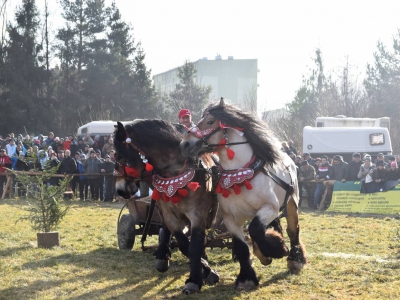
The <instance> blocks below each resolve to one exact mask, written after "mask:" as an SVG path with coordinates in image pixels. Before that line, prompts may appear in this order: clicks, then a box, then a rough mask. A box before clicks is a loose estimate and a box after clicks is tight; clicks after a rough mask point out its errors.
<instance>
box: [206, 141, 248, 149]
mask: <svg viewBox="0 0 400 300" xmlns="http://www.w3.org/2000/svg"><path fill="white" fill-rule="evenodd" d="M248 143H249V141H245V142H235V143H226V144H206V145H203V147H205V148H212V147H217V146H232V145H242V144H248Z"/></svg>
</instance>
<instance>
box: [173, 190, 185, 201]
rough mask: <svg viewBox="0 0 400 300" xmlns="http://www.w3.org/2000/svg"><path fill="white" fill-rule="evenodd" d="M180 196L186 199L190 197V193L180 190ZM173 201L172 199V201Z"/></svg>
mask: <svg viewBox="0 0 400 300" xmlns="http://www.w3.org/2000/svg"><path fill="white" fill-rule="evenodd" d="M178 194H179V196H181V197H182V198H185V197H186V196H187V195H189V192H188V191H187V190H186V189H178ZM171 201H172V199H171Z"/></svg>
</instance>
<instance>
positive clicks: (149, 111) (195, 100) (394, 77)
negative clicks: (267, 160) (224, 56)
mask: <svg viewBox="0 0 400 300" xmlns="http://www.w3.org/2000/svg"><path fill="white" fill-rule="evenodd" d="M7 1H10V0H0V15H1V16H2V19H1V20H2V21H4V20H5V18H4V14H5V13H6V10H5V7H6V6H5V4H6V3H7ZM49 1H50V0H47V1H45V4H48V3H49ZM58 5H59V9H60V10H61V15H62V17H63V18H64V22H63V24H64V25H63V26H62V27H61V28H56V29H55V32H54V35H53V34H52V32H51V31H50V30H49V24H50V23H51V22H50V21H49V11H48V7H47V6H46V5H45V7H40V12H39V9H38V7H37V6H36V2H35V1H34V0H23V1H22V5H21V6H20V7H18V8H17V9H16V10H15V15H14V16H11V15H9V16H8V20H9V21H10V22H9V23H7V24H4V23H3V22H2V23H1V24H0V26H3V29H4V30H3V31H2V33H4V34H2V36H1V41H0V42H1V43H0V128H1V132H0V134H6V133H9V132H16V133H25V128H26V129H27V130H28V133H35V134H38V133H43V134H46V133H47V132H48V131H49V130H52V131H54V132H56V133H57V134H58V135H66V134H68V133H71V132H72V133H73V132H75V131H76V129H77V127H78V126H80V125H82V124H85V123H87V122H90V121H93V120H132V119H135V118H156V117H158V118H163V119H166V120H170V121H176V118H177V117H176V115H177V111H179V109H180V108H182V107H186V108H189V109H191V110H192V112H193V115H194V121H198V119H199V116H200V114H201V110H202V108H203V107H204V105H206V104H207V103H208V101H209V100H210V99H209V94H210V88H209V87H201V86H197V85H196V84H195V83H194V82H195V81H194V78H195V77H196V76H197V73H196V70H195V68H194V67H193V64H191V63H190V62H189V61H186V62H184V64H183V66H182V67H181V68H180V82H178V83H177V84H176V86H175V90H173V91H172V92H171V93H168V94H157V93H156V91H155V89H154V86H153V85H152V81H151V70H150V69H149V68H148V67H147V66H146V53H145V49H143V47H141V45H140V43H139V42H137V41H136V40H135V38H134V34H133V26H134V24H133V25H130V24H128V23H126V22H125V21H123V20H122V18H121V14H120V11H119V9H118V7H117V6H116V4H115V2H113V3H112V4H111V5H110V6H106V5H105V2H104V0H91V1H88V0H76V1H69V0H60V1H59V2H58ZM42 12H44V13H42ZM133 22H134V20H133ZM399 38H400V32H397V33H396V35H395V37H394V39H393V44H392V45H391V47H388V46H386V45H383V44H381V43H379V42H378V43H377V49H376V52H375V54H374V57H375V61H374V63H373V64H371V65H369V66H368V68H367V70H365V72H366V76H365V78H366V79H365V80H364V81H363V82H360V80H359V79H358V77H357V75H355V72H354V69H353V67H352V66H351V63H350V62H349V63H347V64H346V66H344V67H343V68H342V70H341V72H340V74H339V76H335V79H332V76H331V75H330V74H331V73H332V72H331V71H330V70H325V69H324V64H323V49H322V51H321V50H319V49H317V50H316V52H315V55H314V57H315V58H314V67H312V68H311V69H310V70H304V74H305V75H304V79H303V82H302V83H300V86H299V89H298V91H297V93H296V95H295V98H294V99H293V100H292V101H291V102H290V103H289V104H288V105H287V109H288V112H289V114H287V115H286V116H284V117H282V118H281V119H279V120H278V121H276V122H275V123H274V124H273V123H271V126H272V127H274V128H275V130H276V131H277V133H278V135H279V136H280V137H281V138H282V140H287V139H289V138H290V139H293V140H294V141H295V144H296V145H297V146H300V145H301V144H302V143H301V140H302V128H303V127H304V126H306V125H313V124H314V122H315V118H316V117H317V116H335V115H339V114H342V115H346V116H352V117H382V116H387V117H390V118H391V132H390V133H391V137H392V144H393V148H394V150H395V152H399V151H400V145H399V143H400V133H399V132H398V130H397V128H399V124H398V123H399V118H398V114H399V111H400V110H399V109H400V107H399V106H400V99H399V95H400V93H399V92H400V91H399V89H400V87H399V72H400V70H399V65H400V62H399V59H400V56H399ZM184 57H185V53H182V58H184ZM53 66H54V67H53ZM336 78H338V79H336ZM282 80H284V78H282ZM261 84H267V83H261ZM248 98H249V99H252V98H254V97H252V96H251V95H250V96H249V97H248ZM248 108H250V109H251V105H250V106H249V107H248Z"/></svg>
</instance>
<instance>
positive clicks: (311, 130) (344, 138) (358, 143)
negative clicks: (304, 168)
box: [303, 126, 392, 161]
mask: <svg viewBox="0 0 400 300" xmlns="http://www.w3.org/2000/svg"><path fill="white" fill-rule="evenodd" d="M303 152H309V153H310V154H311V156H312V157H314V158H315V157H321V155H324V154H325V155H327V156H328V157H330V158H332V157H333V156H334V155H342V156H343V158H344V160H345V161H350V160H351V156H352V154H353V153H354V152H359V153H360V154H361V155H363V154H364V153H368V154H370V155H372V156H373V157H374V156H376V155H377V154H378V153H381V152H382V153H383V154H384V155H391V154H392V143H391V141H390V136H389V131H388V129H387V128H383V127H317V128H315V127H310V126H306V127H304V129H303Z"/></svg>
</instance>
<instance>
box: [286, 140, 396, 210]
mask: <svg viewBox="0 0 400 300" xmlns="http://www.w3.org/2000/svg"><path fill="white" fill-rule="evenodd" d="M293 150H295V149H294V148H293V142H292V141H289V142H282V151H284V152H286V153H287V154H288V155H289V156H290V157H291V158H292V159H293V161H294V162H295V164H296V166H297V167H298V178H299V190H300V205H301V202H302V201H303V198H304V196H303V190H304V191H305V192H306V195H307V203H308V206H309V207H310V208H311V209H317V208H319V205H320V203H325V205H327V204H329V201H330V198H331V196H332V191H333V185H334V183H335V181H340V182H342V183H344V182H346V181H360V182H361V188H360V193H376V192H385V191H388V190H391V189H393V188H394V187H395V186H396V185H397V184H398V183H400V171H399V167H400V156H399V155H394V156H389V157H387V161H388V162H386V161H385V156H384V154H383V153H379V154H378V155H377V157H376V159H375V160H373V159H372V157H371V155H369V154H367V153H365V154H363V155H362V156H361V154H360V153H354V154H353V155H352V160H351V161H350V162H345V161H344V160H343V157H342V156H340V155H335V156H334V157H333V158H332V159H329V158H328V156H326V155H322V156H321V157H317V158H312V157H311V155H310V153H307V152H305V153H303V156H302V157H301V156H299V155H297V153H296V152H295V151H293ZM295 153H296V154H295ZM326 189H328V192H327V193H325V191H326ZM323 195H326V197H327V198H328V199H322V197H323ZM322 200H324V201H322Z"/></svg>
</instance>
